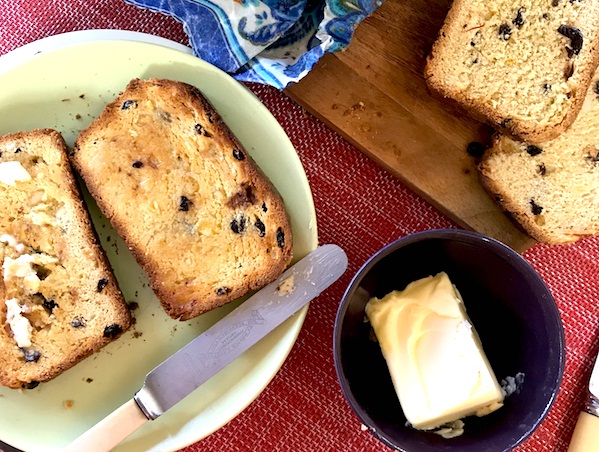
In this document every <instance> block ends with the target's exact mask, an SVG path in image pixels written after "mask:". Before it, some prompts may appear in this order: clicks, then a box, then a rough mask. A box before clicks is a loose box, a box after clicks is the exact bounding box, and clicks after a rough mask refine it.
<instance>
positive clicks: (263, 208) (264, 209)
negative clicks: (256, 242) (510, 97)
mask: <svg viewBox="0 0 599 452" xmlns="http://www.w3.org/2000/svg"><path fill="white" fill-rule="evenodd" d="M598 83H599V82H598ZM262 210H263V211H264V212H267V211H268V207H266V203H265V202H263V203H262Z"/></svg>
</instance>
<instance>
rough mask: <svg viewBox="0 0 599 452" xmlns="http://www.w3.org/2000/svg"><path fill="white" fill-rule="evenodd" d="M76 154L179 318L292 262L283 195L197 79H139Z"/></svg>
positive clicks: (77, 162) (111, 216)
mask: <svg viewBox="0 0 599 452" xmlns="http://www.w3.org/2000/svg"><path fill="white" fill-rule="evenodd" d="M72 162H73V164H74V166H75V167H76V169H77V170H78V172H79V173H80V174H81V176H82V178H83V179H84V180H85V183H86V185H87V187H88V189H89V190H90V193H91V194H92V195H93V196H94V198H95V199H96V201H97V203H98V205H99V207H100V208H101V210H102V211H103V213H104V214H105V215H106V216H107V217H108V218H109V219H110V221H111V223H112V224H113V226H114V227H115V229H116V230H117V231H118V232H119V234H120V235H121V236H122V237H123V239H124V240H125V242H126V243H127V245H128V246H129V248H130V249H131V251H132V253H133V254H134V256H135V257H136V259H137V261H138V262H139V263H140V265H141V266H142V267H143V268H144V270H145V271H146V273H147V275H148V277H149V280H150V282H151V285H152V288H153V290H154V291H155V293H156V294H157V296H158V298H159V299H160V301H161V303H162V306H163V308H164V310H165V311H166V312H167V313H168V314H169V315H170V316H171V317H173V318H176V319H180V320H187V319H190V318H192V317H195V316H197V315H199V314H202V313H204V312H206V311H209V310H211V309H214V308H216V307H218V306H221V305H223V304H225V303H227V302H229V301H231V300H233V299H236V298H239V297H241V296H243V295H245V294H247V293H248V292H249V291H251V290H254V289H258V288H260V287H262V286H264V285H265V284H267V283H269V282H271V281H272V280H274V279H275V278H276V277H277V276H278V275H279V274H280V273H282V271H283V270H284V269H285V268H286V267H287V265H288V264H289V263H290V260H291V257H292V246H293V243H292V231H291V225H290V221H289V217H288V215H287V212H286V210H285V206H284V203H283V200H282V199H281V197H280V195H279V194H278V193H277V191H276V189H275V188H274V186H273V185H272V184H271V182H270V181H269V180H268V178H267V177H266V176H265V175H264V174H263V173H262V172H261V171H260V169H259V168H258V166H257V165H256V163H255V162H254V161H253V160H252V158H251V157H250V155H249V154H248V152H247V151H246V150H245V149H244V148H243V147H242V146H241V144H240V143H239V142H238V141H237V139H236V138H235V137H234V136H233V134H232V133H231V131H230V130H229V129H228V128H227V126H226V125H225V123H224V122H223V120H222V118H221V117H220V115H219V114H218V113H217V112H216V111H215V109H214V108H213V107H212V106H211V104H210V103H209V102H208V101H207V100H206V99H205V98H204V96H203V95H202V94H201V93H200V91H199V90H198V89H197V88H195V87H193V86H191V85H188V84H185V83H181V82H177V81H172V80H159V79H151V80H140V79H135V80H132V81H131V82H130V83H129V85H128V86H127V87H126V89H125V90H124V91H123V92H122V93H121V94H120V95H119V96H118V97H117V99H116V100H115V101H114V102H112V103H110V104H109V105H107V106H106V108H105V110H104V111H103V112H102V114H101V115H100V116H99V117H98V118H97V119H96V120H95V121H94V122H93V123H92V124H91V125H90V126H89V127H88V128H87V129H85V130H84V131H83V132H82V133H81V134H80V136H79V137H78V139H77V141H76V145H75V152H74V153H73V155H72ZM285 170H286V169H285V168H281V171H285Z"/></svg>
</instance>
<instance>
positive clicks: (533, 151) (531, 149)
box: [526, 144, 543, 157]
mask: <svg viewBox="0 0 599 452" xmlns="http://www.w3.org/2000/svg"><path fill="white" fill-rule="evenodd" d="M526 152H528V155H532V156H533V157H534V156H535V155H539V154H540V153H541V152H543V149H541V148H540V147H538V146H535V145H534V144H529V145H528V146H526Z"/></svg>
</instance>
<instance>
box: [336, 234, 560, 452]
mask: <svg viewBox="0 0 599 452" xmlns="http://www.w3.org/2000/svg"><path fill="white" fill-rule="evenodd" d="M441 271H445V272H446V273H447V274H448V275H449V278H450V279H451V281H452V282H453V283H454V284H455V285H456V287H457V288H458V290H459V291H460V293H461V294H462V297H463V299H464V304H465V306H466V309H467V312H468V315H469V316H470V319H471V320H472V323H473V324H474V327H475V328H476V330H477V331H478V333H479V335H480V338H481V341H482V344H483V347H484V350H485V353H486V355H487V357H488V358H489V361H490V363H491V366H492V368H493V370H494V371H495V374H496V376H497V378H498V380H500V381H501V380H502V379H503V378H505V377H508V376H512V377H514V376H515V375H516V374H517V373H520V372H521V373H523V374H524V383H523V384H522V386H521V388H520V391H519V393H515V394H512V395H511V396H509V397H507V398H506V400H505V405H504V406H503V407H502V408H501V409H499V410H498V411H496V412H494V413H491V414H490V415H487V416H484V417H481V418H477V417H475V416H472V417H468V418H466V419H465V424H466V425H465V431H464V434H463V435H461V436H459V437H456V438H452V439H444V438H442V437H440V436H438V435H436V434H434V433H427V432H421V431H417V430H415V429H413V428H411V427H407V426H406V425H405V423H406V418H405V416H404V415H403V412H402V410H401V406H400V404H399V401H398V399H397V396H396V394H395V390H394V389H393V385H392V383H391V378H390V376H389V372H388V370H387V365H386V363H385V360H384V358H383V356H382V354H381V351H380V347H379V345H378V343H376V342H374V341H372V340H371V339H370V338H369V335H370V330H371V327H370V324H369V323H365V322H364V319H365V314H364V307H365V305H366V303H367V302H368V300H369V299H370V298H371V297H373V296H376V297H383V296H384V295H386V294H387V293H389V292H390V291H392V290H394V289H398V290H403V289H404V288H405V287H406V285H408V284H409V283H410V282H412V281H414V280H417V279H420V278H423V277H426V276H429V275H435V274H437V273H439V272H441ZM564 353H565V347H564V333H563V327H562V322H561V319H560V316H559V312H558V310H557V307H556V305H555V301H554V299H553V297H552V295H551V293H550V291H549V289H548V288H547V286H546V285H545V283H544V282H543V280H542V279H541V278H540V276H539V275H538V274H537V273H536V272H535V271H534V269H533V268H532V267H531V266H530V265H529V264H528V263H527V262H526V261H525V260H524V259H523V258H522V257H521V256H520V255H519V254H517V253H516V252H514V251H513V250H511V249H510V248H508V247H507V246H505V245H503V244H501V243H500V242H498V241H495V240H493V239H489V238H487V237H484V236H482V235H480V234H477V233H473V232H468V231H461V230H436V231H428V232H422V233H417V234H413V235H410V236H407V237H405V238H402V239H400V240H398V241H396V242H394V243H392V244H390V245H388V246H386V247H385V248H383V249H382V250H380V251H379V252H378V253H377V254H376V255H375V256H374V257H372V258H371V259H370V260H369V261H368V262H367V263H366V264H364V266H363V267H362V269H361V270H360V271H359V272H358V273H357V275H356V276H355V277H354V279H353V280H352V282H351V284H350V286H349V288H348V289H347V291H346V293H345V295H344V297H343V300H342V302H341V305H340V307H339V310H338V313H337V320H336V324H335V332H334V354H335V366H336V369H337V375H338V377H339V382H340V384H341V389H342V391H343V393H344V395H345V396H346V398H347V400H348V403H349V404H350V406H351V407H352V409H353V410H354V412H355V413H356V414H357V415H358V417H359V418H360V420H361V421H362V422H363V423H364V425H366V426H367V427H368V428H369V429H370V431H371V432H372V433H373V434H374V435H376V436H377V437H378V438H379V439H380V440H381V441H382V442H383V443H385V444H387V445H388V446H390V447H392V448H395V449H397V450H400V451H409V452H427V451H435V452H442V451H462V450H473V451H476V452H483V451H507V450H510V449H512V448H513V447H514V446H516V445H517V444H519V443H521V442H522V441H523V440H524V439H525V438H526V437H527V436H528V435H530V433H531V432H532V431H533V430H534V429H535V428H536V427H537V426H538V424H539V423H540V422H541V420H542V419H543V418H544V416H545V415H546V414H547V411H548V410H549V408H550V407H551V405H552V403H553V401H554V399H555V397H556V395H557V391H558V388H559V385H560V382H561V378H562V375H563V369H564V356H565V355H564Z"/></svg>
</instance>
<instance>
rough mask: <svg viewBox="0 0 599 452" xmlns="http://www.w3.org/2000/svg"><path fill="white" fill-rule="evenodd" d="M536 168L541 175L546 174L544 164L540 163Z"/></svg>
mask: <svg viewBox="0 0 599 452" xmlns="http://www.w3.org/2000/svg"><path fill="white" fill-rule="evenodd" d="M538 170H539V174H540V175H541V176H544V175H545V174H547V168H545V164H544V163H541V164H540V165H539V167H538Z"/></svg>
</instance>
